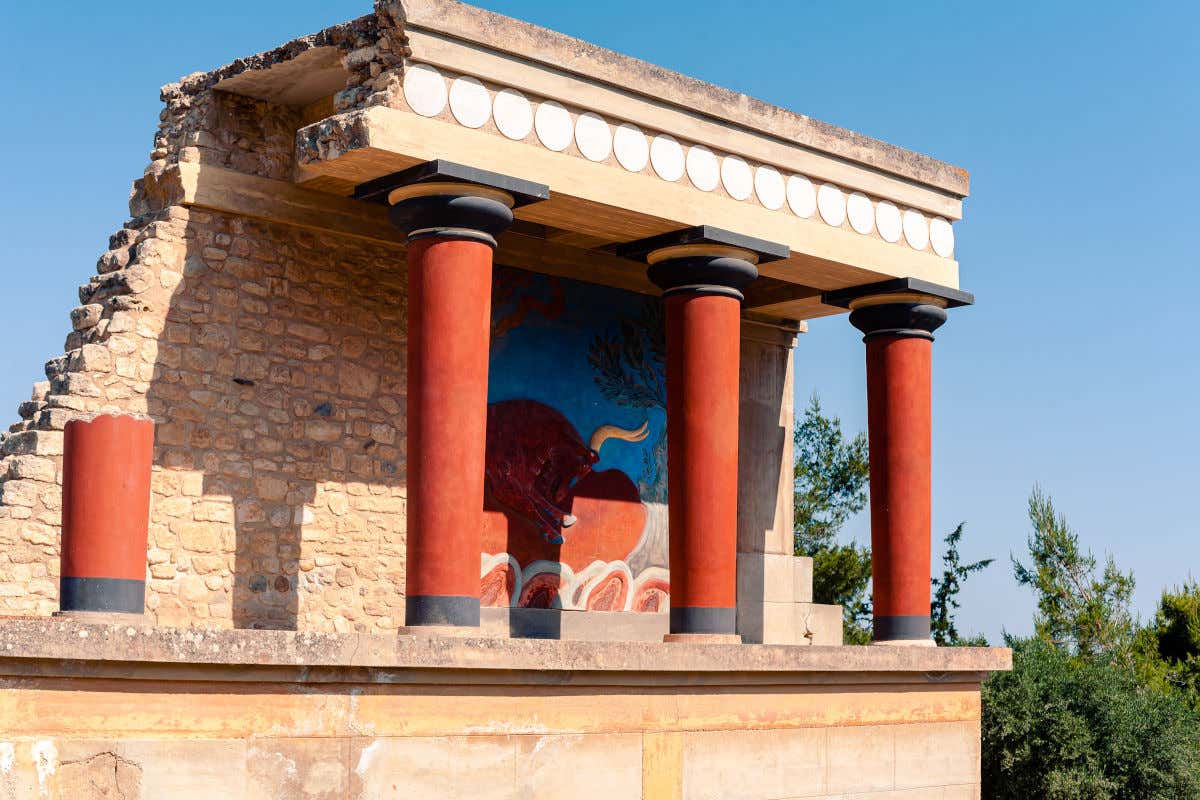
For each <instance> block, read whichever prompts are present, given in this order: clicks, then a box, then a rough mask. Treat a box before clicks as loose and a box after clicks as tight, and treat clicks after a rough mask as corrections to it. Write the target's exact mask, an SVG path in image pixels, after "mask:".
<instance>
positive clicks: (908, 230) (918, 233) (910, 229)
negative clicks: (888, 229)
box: [904, 208, 929, 250]
mask: <svg viewBox="0 0 1200 800" xmlns="http://www.w3.org/2000/svg"><path fill="white" fill-rule="evenodd" d="M904 238H905V240H906V241H907V242H908V243H909V244H910V245H911V246H912V248H913V249H914V250H924V249H925V248H926V246H928V244H929V223H927V222H926V221H925V215H924V214H922V213H921V212H920V211H913V210H912V209H911V208H909V209H905V211H904Z"/></svg>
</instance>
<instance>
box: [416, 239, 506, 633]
mask: <svg viewBox="0 0 1200 800" xmlns="http://www.w3.org/2000/svg"><path fill="white" fill-rule="evenodd" d="M491 299H492V248H491V247H490V246H489V245H488V244H486V243H483V242H480V241H473V240H469V239H456V238H450V237H445V236H436V237H429V238H424V239H419V240H417V241H414V242H412V244H411V246H410V247H409V250H408V304H409V305H408V308H409V311H408V506H407V507H408V552H407V573H406V575H407V601H406V603H407V614H408V624H409V625H468V626H471V625H478V624H479V554H480V553H481V552H482V550H483V546H482V538H481V536H482V533H481V532H482V530H483V473H484V443H485V442H486V439H487V391H488V343H489V338H490V326H491Z"/></svg>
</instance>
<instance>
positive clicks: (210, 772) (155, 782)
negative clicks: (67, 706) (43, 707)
mask: <svg viewBox="0 0 1200 800" xmlns="http://www.w3.org/2000/svg"><path fill="white" fill-rule="evenodd" d="M55 747H56V751H57V753H56V758H57V761H58V767H57V769H56V772H57V780H58V787H57V788H58V794H56V795H51V797H55V798H61V800H76V798H78V799H79V800H82V798H91V797H114V798H120V797H129V798H135V797H142V798H151V797H169V798H171V800H211V798H213V797H229V798H237V799H238V800H240V799H241V798H244V797H289V795H266V794H264V795H253V794H247V793H246V789H247V781H246V763H247V757H246V748H247V745H246V743H245V742H244V741H240V740H227V739H210V740H204V739H181V740H171V739H160V740H152V739H114V740H96V739H65V738H63V739H58V740H57V741H56V742H55ZM75 765H78V766H77V767H76V769H74V770H72V769H71V767H72V766H75ZM73 772H74V773H76V774H77V776H78V777H77V778H76V777H75V776H73V775H72V773H73ZM68 776H70V777H72V779H73V780H76V781H77V780H84V779H89V778H90V779H95V780H96V781H97V782H96V783H93V784H89V783H86V782H84V783H77V784H67V783H66V782H65V781H64V778H66V777H68ZM93 787H98V788H108V789H109V790H110V791H109V793H108V794H103V793H99V792H96V791H95V788H93ZM89 789H90V790H91V791H90V792H89ZM297 797H303V795H297Z"/></svg>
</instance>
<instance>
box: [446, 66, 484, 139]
mask: <svg viewBox="0 0 1200 800" xmlns="http://www.w3.org/2000/svg"><path fill="white" fill-rule="evenodd" d="M450 112H451V113H452V114H454V118H455V119H456V120H458V121H459V122H460V123H462V124H463V125H466V126H467V127H468V128H482V127H483V124H484V123H485V122H487V121H488V119H489V118H490V117H491V116H492V98H491V97H489V96H488V90H487V87H485V86H484V85H483V84H482V83H480V82H479V81H478V80H476V79H475V78H467V77H463V78H455V79H454V83H452V84H450Z"/></svg>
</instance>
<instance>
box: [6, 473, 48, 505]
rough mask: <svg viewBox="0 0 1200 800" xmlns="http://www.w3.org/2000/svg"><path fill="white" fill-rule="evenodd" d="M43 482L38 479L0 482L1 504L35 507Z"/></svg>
mask: <svg viewBox="0 0 1200 800" xmlns="http://www.w3.org/2000/svg"><path fill="white" fill-rule="evenodd" d="M39 489H41V484H39V483H37V482H36V481H21V480H17V481H14V480H9V481H5V482H4V483H3V484H0V505H4V506H24V507H25V508H33V507H34V505H36V504H37V497H38V490H39Z"/></svg>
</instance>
